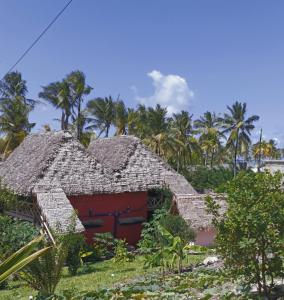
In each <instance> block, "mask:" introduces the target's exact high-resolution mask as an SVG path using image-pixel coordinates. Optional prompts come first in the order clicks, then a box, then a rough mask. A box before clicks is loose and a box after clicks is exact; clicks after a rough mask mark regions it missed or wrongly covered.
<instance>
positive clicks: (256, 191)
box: [207, 173, 284, 298]
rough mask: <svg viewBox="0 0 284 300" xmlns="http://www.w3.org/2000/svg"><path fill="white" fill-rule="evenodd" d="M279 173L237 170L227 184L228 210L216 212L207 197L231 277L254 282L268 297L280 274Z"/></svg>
mask: <svg viewBox="0 0 284 300" xmlns="http://www.w3.org/2000/svg"><path fill="white" fill-rule="evenodd" d="M281 182H282V175H281V174H280V173H277V174H275V175H272V174H268V173H257V174H254V173H240V174H239V175H238V176H237V177H236V178H235V179H234V180H233V181H232V182H231V183H229V184H228V186H227V203H228V210H227V212H226V213H225V215H224V216H220V214H219V206H218V204H217V203H216V202H215V201H214V200H213V199H212V198H210V197H208V199H207V203H208V209H209V211H210V212H211V213H212V214H213V215H214V220H213V222H214V225H215V227H216V229H217V237H216V243H217V246H218V251H219V253H220V255H221V256H222V257H223V259H224V261H225V266H226V267H227V269H228V271H229V272H230V274H231V275H232V276H233V278H235V279H238V278H240V276H242V278H243V279H244V281H245V283H246V284H247V285H252V284H257V287H258V292H259V294H262V292H263V293H264V295H265V296H266V297H268V298H269V297H270V295H271V292H272V289H273V287H274V283H275V278H277V277H283V275H284V274H283V236H284V193H283V190H282V184H281Z"/></svg>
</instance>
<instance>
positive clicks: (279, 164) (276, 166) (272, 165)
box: [261, 159, 284, 173]
mask: <svg viewBox="0 0 284 300" xmlns="http://www.w3.org/2000/svg"><path fill="white" fill-rule="evenodd" d="M261 169H262V170H267V171H270V172H272V173H275V172H277V171H280V172H281V173H284V160H278V159H275V160H265V161H263V166H262V168H261Z"/></svg>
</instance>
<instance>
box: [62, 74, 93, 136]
mask: <svg viewBox="0 0 284 300" xmlns="http://www.w3.org/2000/svg"><path fill="white" fill-rule="evenodd" d="M65 81H66V82H67V83H68V85H69V88H70V94H71V98H72V101H71V102H72V103H73V107H72V108H73V109H74V107H75V108H76V109H77V112H75V113H74V112H73V121H74V122H75V124H76V131H77V138H78V139H79V140H80V138H81V135H82V132H83V127H84V120H83V118H84V115H83V114H82V112H81V110H82V102H83V100H84V96H86V95H89V94H90V93H91V91H92V87H90V86H89V85H87V84H86V76H85V74H84V73H83V72H81V71H73V72H71V73H70V74H69V75H67V77H66V79H65Z"/></svg>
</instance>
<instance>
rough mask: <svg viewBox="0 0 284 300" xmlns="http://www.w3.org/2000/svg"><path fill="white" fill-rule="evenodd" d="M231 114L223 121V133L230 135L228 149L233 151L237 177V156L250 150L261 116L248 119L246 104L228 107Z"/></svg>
mask: <svg viewBox="0 0 284 300" xmlns="http://www.w3.org/2000/svg"><path fill="white" fill-rule="evenodd" d="M227 109H228V110H229V113H225V114H224V118H223V119H222V126H223V128H224V131H223V133H224V134H228V139H227V147H228V148H231V149H233V157H234V161H233V164H234V175H236V167H237V155H238V153H239V152H240V150H242V152H244V150H243V149H248V148H249V145H250V144H251V139H250V135H251V132H252V130H253V129H254V128H255V126H254V123H255V122H256V121H258V120H259V116H257V115H252V116H250V117H248V118H246V114H247V105H246V103H241V102H238V101H237V102H235V103H234V104H233V105H232V106H231V107H230V106H227Z"/></svg>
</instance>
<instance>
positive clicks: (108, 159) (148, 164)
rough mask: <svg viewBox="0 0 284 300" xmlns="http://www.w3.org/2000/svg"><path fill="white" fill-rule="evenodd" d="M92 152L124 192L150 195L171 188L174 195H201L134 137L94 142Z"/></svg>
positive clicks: (90, 150)
mask: <svg viewBox="0 0 284 300" xmlns="http://www.w3.org/2000/svg"><path fill="white" fill-rule="evenodd" d="M88 151H89V152H90V153H92V154H93V155H94V157H96V159H97V160H98V161H99V162H100V163H101V165H103V166H104V167H105V169H106V171H107V172H108V173H109V174H110V175H111V176H113V178H114V182H115V183H119V185H120V188H121V191H123V190H125V191H143V190H144V191H147V190H149V189H151V188H158V187H163V186H168V187H169V189H170V190H171V191H172V192H173V193H174V194H193V195H197V192H196V191H195V190H194V189H193V188H192V186H191V185H190V183H189V182H188V181H187V180H186V179H185V178H184V177H183V176H182V175H180V174H178V173H177V172H176V171H175V170H173V169H172V168H171V167H170V166H169V165H168V164H167V163H166V162H165V161H164V160H162V159H161V158H160V157H159V156H157V155H156V154H155V153H153V152H152V151H151V150H150V149H149V148H148V147H147V146H145V145H144V144H143V143H142V142H141V140H140V139H138V138H136V137H133V136H117V137H111V138H104V139H97V140H94V141H93V142H92V143H91V144H90V146H89V148H88Z"/></svg>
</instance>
